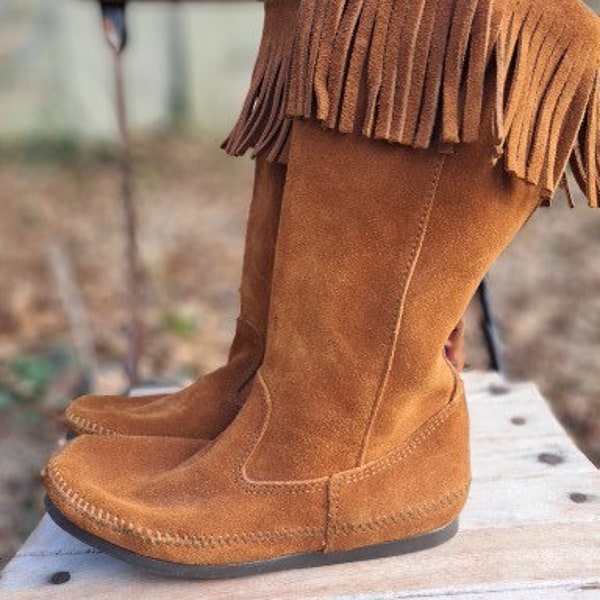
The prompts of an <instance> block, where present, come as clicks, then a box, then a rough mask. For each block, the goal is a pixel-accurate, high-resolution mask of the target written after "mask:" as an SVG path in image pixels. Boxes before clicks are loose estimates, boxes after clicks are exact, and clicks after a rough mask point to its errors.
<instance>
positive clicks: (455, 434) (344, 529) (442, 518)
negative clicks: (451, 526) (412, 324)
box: [327, 384, 470, 552]
mask: <svg viewBox="0 0 600 600" xmlns="http://www.w3.org/2000/svg"><path fill="white" fill-rule="evenodd" d="M468 427H469V420H468V415H467V407H466V403H465V398H464V392H463V390H462V384H459V385H458V386H457V389H456V390H455V393H454V394H453V397H452V400H451V402H450V403H449V404H447V405H446V406H444V407H443V408H442V409H441V410H440V411H439V412H438V413H437V414H436V415H435V416H433V417H432V418H430V419H429V420H428V421H427V422H425V424H424V425H423V426H422V427H421V428H420V429H419V432H418V433H417V435H414V436H412V437H409V438H407V441H406V443H405V444H404V445H400V446H398V447H397V448H395V449H394V450H393V451H392V452H390V453H389V454H387V455H386V456H385V457H383V458H382V459H381V460H377V461H372V462H369V463H367V464H366V465H364V466H361V467H358V468H356V469H353V470H351V471H347V472H345V473H341V474H339V475H336V476H334V477H333V478H332V479H331V482H330V486H329V526H328V533H327V551H328V552H334V551H339V550H349V549H351V548H355V547H356V546H369V545H372V544H377V543H381V542H382V541H385V540H398V539H403V538H407V537H412V536H415V535H418V534H419V533H422V532H423V531H424V529H423V527H426V530H427V531H432V530H435V529H436V528H441V527H443V526H444V525H446V524H447V523H450V522H452V521H453V520H454V519H455V518H456V517H457V516H458V515H459V513H460V511H461V510H462V508H463V506H464V504H465V501H466V499H467V494H468V487H469V485H468V484H469V480H470V465H469V436H468Z"/></svg>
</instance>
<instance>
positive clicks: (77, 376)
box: [0, 136, 600, 557]
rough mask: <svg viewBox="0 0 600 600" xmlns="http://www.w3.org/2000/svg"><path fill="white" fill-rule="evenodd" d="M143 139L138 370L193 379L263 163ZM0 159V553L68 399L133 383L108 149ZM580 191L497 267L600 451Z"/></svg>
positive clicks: (589, 272)
mask: <svg viewBox="0 0 600 600" xmlns="http://www.w3.org/2000/svg"><path fill="white" fill-rule="evenodd" d="M33 150H35V151H34V152H32V151H33ZM135 154H136V165H137V166H136V169H137V170H136V173H137V175H136V178H137V201H138V208H139V219H140V248H141V253H142V256H143V262H144V276H145V282H146V283H145V286H144V293H143V306H142V312H143V320H144V324H145V332H146V336H145V344H144V355H143V360H142V375H143V378H144V379H146V380H153V381H157V380H158V381H170V382H173V381H176V382H183V381H186V380H189V379H190V378H192V377H194V376H195V375H196V374H198V373H203V372H207V371H209V370H211V369H213V368H214V367H216V366H218V365H219V364H220V363H221V362H222V360H223V359H224V357H225V353H226V351H227V346H228V342H229V339H230V336H231V334H232V331H233V327H234V320H235V317H236V310H237V287H238V280H239V272H240V264H241V256H242V249H243V233H244V227H245V223H244V221H245V215H246V210H247V203H248V199H249V195H250V191H251V182H252V164H251V163H250V161H246V160H232V159H228V158H226V157H224V156H223V155H222V153H221V152H219V151H216V150H213V149H207V146H206V144H204V143H203V142H202V141H200V140H195V139H186V138H182V137H161V136H157V137H154V138H152V139H145V140H139V141H138V142H137V144H136V153H135ZM0 159H1V160H0V455H1V456H2V460H1V462H0V556H4V557H6V556H9V555H10V554H11V553H13V552H14V551H15V550H16V549H17V548H18V546H19V544H20V543H21V541H22V540H23V539H24V537H25V536H26V535H27V534H28V533H29V531H30V530H31V528H32V527H33V526H34V524H35V523H36V521H37V520H38V518H39V514H40V512H41V497H42V491H41V488H40V485H39V470H40V468H41V467H42V466H43V463H44V460H45V458H46V457H47V455H48V454H49V453H50V452H51V451H52V450H53V449H54V447H55V446H56V444H57V443H58V440H59V439H60V437H61V433H62V430H61V426H60V420H59V415H60V413H61V411H62V409H63V408H64V406H65V404H66V403H67V402H68V400H69V399H70V398H72V397H73V396H76V395H78V394H79V393H81V392H83V391H85V390H86V389H88V388H89V387H90V385H91V386H92V387H93V388H94V389H95V390H97V391H100V392H104V393H110V392H120V391H122V390H123V389H124V388H125V386H126V381H125V378H124V375H123V370H122V368H121V364H122V359H123V357H124V354H125V352H126V334H125V331H126V323H127V312H126V309H125V306H126V298H127V294H126V286H125V275H124V269H123V260H122V257H123V237H122V234H121V232H122V229H121V216H120V209H119V204H118V202H117V199H116V198H117V191H118V180H117V177H116V174H115V167H114V161H113V159H112V157H111V155H110V152H107V151H105V150H102V149H94V150H78V149H77V148H74V147H71V146H70V145H68V144H65V145H60V144H58V145H56V144H55V145H51V146H49V147H45V148H44V147H42V148H41V149H40V148H39V147H4V148H0ZM578 204H579V205H578V207H577V208H576V209H575V210H568V209H567V208H565V207H564V205H563V203H562V202H560V201H557V203H556V206H555V207H554V208H552V209H543V210H540V211H538V213H537V214H536V215H535V216H534V218H533V219H532V220H531V221H530V223H529V224H528V225H527V226H526V228H525V230H524V231H523V232H522V233H521V234H520V236H519V237H518V238H517V241H516V242H515V243H514V244H513V245H512V246H511V248H510V249H509V250H508V251H507V252H506V253H505V254H504V255H503V257H502V258H501V259H500V261H499V262H498V263H497V264H496V266H495V267H494V268H493V271H492V273H491V274H490V277H489V281H490V287H491V291H492V295H493V303H494V311H495V314H496V315H497V318H498V322H499V326H500V331H501V336H502V339H503V342H504V350H505V358H506V361H507V367H508V373H509V375H510V376H511V377H512V378H515V379H531V380H534V381H536V382H537V384H538V385H539V386H540V388H541V389H542V391H543V392H544V394H545V395H546V397H547V398H548V399H549V400H550V402H551V405H552V408H553V409H554V411H555V412H556V414H557V415H558V416H559V417H560V419H561V420H562V422H563V423H564V424H565V426H566V427H567V428H568V429H569V430H570V431H571V432H572V433H573V435H574V437H575V438H576V440H577V442H578V443H579V444H580V446H581V447H582V448H583V449H584V451H585V452H587V454H588V455H589V456H590V458H592V460H594V461H595V462H596V464H599V465H600V377H598V372H599V369H600V261H598V259H597V256H598V254H599V252H600V213H596V212H593V211H591V210H589V209H587V208H586V207H585V202H584V200H583V199H581V200H580V202H579V203H578ZM79 296H81V300H82V306H80V305H79V303H78V298H79ZM82 307H83V308H84V309H85V310H84V311H83V317H86V315H87V317H88V318H89V319H90V322H91V327H90V331H91V339H89V340H87V342H88V343H89V344H91V347H92V348H93V356H91V357H88V362H91V363H93V364H94V365H95V369H94V371H93V374H92V375H93V377H92V378H90V377H89V374H88V373H86V372H84V370H83V369H82V367H81V362H82V361H81V356H78V355H77V353H76V352H75V351H74V344H73V339H75V340H77V344H78V345H79V347H81V346H82V343H83V346H85V342H86V340H85V339H83V342H82V339H81V338H82V335H81V334H82V332H81V324H79V325H76V324H77V323H81V322H83V323H85V319H84V320H83V321H81V319H82V315H81V308H82ZM479 318H480V317H479V314H478V311H477V310H476V307H474V308H472V309H471V310H470V315H469V322H468V327H469V331H468V341H469V350H468V361H469V363H470V366H471V368H486V366H487V357H486V354H485V351H484V348H483V345H482V341H481V335H480V334H479ZM74 323H75V325H74ZM84 334H85V332H84ZM83 337H84V338H85V335H83ZM77 344H76V345H77Z"/></svg>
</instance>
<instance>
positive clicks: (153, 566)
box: [45, 497, 458, 579]
mask: <svg viewBox="0 0 600 600" xmlns="http://www.w3.org/2000/svg"><path fill="white" fill-rule="evenodd" d="M45 504H46V509H47V510H48V514H49V515H50V517H51V518H52V520H53V521H54V522H55V523H56V524H57V525H58V526H59V527H60V528H61V529H64V530H65V531H66V532H67V533H70V534H71V535H72V536H73V537H75V538H77V539H78V540H80V541H82V542H84V543H85V544H88V545H89V546H92V547H93V548H96V549H98V550H100V551H102V552H104V553H106V554H109V555H111V556H114V557H115V558H118V559H120V560H123V561H125V562H128V563H131V564H133V565H136V566H138V567H143V568H144V569H148V570H150V571H153V572H155V573H159V574H161V575H166V576H168V577H179V578H182V579H230V578H233V577H246V576H249V575H259V574H263V573H273V572H275V571H284V570H289V569H307V568H311V567H322V566H327V565H337V564H342V563H349V562H357V561H364V560H374V559H377V558H386V557H390V556H400V555H402V554H410V553H413V552H420V551H421V550H428V549H429V548H434V547H435V546H439V545H440V544H443V543H445V542H447V541H449V540H451V539H452V538H453V537H454V536H455V535H456V533H457V532H458V519H456V520H454V521H452V523H450V524H449V525H446V526H445V527H442V528H441V529H437V530H435V531H432V532H430V533H425V534H423V535H419V536H417V537H413V538H408V539H404V540H399V541H396V542H386V543H384V544H377V545H375V546H366V547H363V548H356V549H355V550H347V551H344V552H329V553H324V552H310V553H305V554H291V555H287V556H281V557H279V558H271V559H268V560H259V561H254V562H247V563H236V564H228V565H185V564H178V563H173V562H168V561H164V560H158V559H156V558H148V557H146V556H141V555H139V554H136V553H135V552H131V551H129V550H125V549H124V548H121V547H119V546H116V545H115V544H111V543H110V542H107V541H105V540H103V539H101V538H99V537H97V536H95V535H92V534H91V533H89V532H88V531H85V530H83V529H81V528H80V527H79V526H77V525H75V523H73V522H71V521H70V520H69V519H67V518H66V517H65V516H64V515H63V514H62V513H61V512H60V511H59V510H58V509H57V508H56V507H55V506H54V504H52V502H51V501H50V500H49V499H48V498H47V497H46V498H45Z"/></svg>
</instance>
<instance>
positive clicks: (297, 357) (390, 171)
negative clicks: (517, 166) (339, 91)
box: [248, 121, 539, 480]
mask: <svg viewBox="0 0 600 600" xmlns="http://www.w3.org/2000/svg"><path fill="white" fill-rule="evenodd" d="M442 150H444V149H443V148H442ZM486 150H487V146H485V144H484V142H482V143H481V144H471V145H464V146H460V147H457V148H455V151H454V152H453V153H447V152H445V151H440V148H431V149H428V150H413V149H409V148H403V147H399V146H390V145H388V144H384V143H377V142H372V141H371V140H367V139H365V138H363V137H360V136H345V135H341V134H338V133H335V132H330V131H327V130H324V129H322V128H320V127H319V126H318V125H316V124H315V123H311V122H300V121H299V122H295V123H294V130H293V133H292V150H291V155H290V164H289V167H288V177H287V184H286V190H285V196H284V203H283V209H282V217H281V225H280V232H279V238H278V247H277V253H276V262H275V269H274V282H273V291H272V304H271V312H270V317H269V338H268V342H267V350H266V354H265V361H264V363H263V366H262V367H261V371H260V372H261V374H262V377H263V379H264V382H265V385H266V387H267V389H268V395H269V397H270V399H271V403H272V405H271V408H270V411H271V412H270V417H269V422H268V426H267V428H266V431H265V432H264V434H263V437H262V440H261V443H260V444H259V447H258V448H257V450H256V451H255V452H254V454H253V456H252V460H251V461H250V463H249V466H248V472H249V473H250V475H251V476H253V477H256V478H257V479H267V480H294V479H298V480H301V479H309V478H314V477H319V476H327V475H331V474H333V473H336V472H339V471H344V470H347V469H353V468H356V467H360V466H361V465H363V464H365V463H368V462H369V461H372V460H376V459H378V458H381V457H382V456H384V455H385V454H386V453H388V452H392V451H393V450H394V448H396V447H397V446H398V445H399V444H401V443H402V442H403V441H404V440H406V439H407V438H408V437H410V435H412V434H413V433H414V432H415V431H416V430H417V429H419V427H421V426H422V425H423V424H424V423H425V422H426V421H427V420H428V419H429V418H430V417H432V415H434V414H436V413H438V412H439V411H440V410H441V409H442V408H443V407H444V406H445V405H446V404H447V403H448V402H449V401H450V398H451V397H452V394H453V392H454V390H455V389H456V387H457V374H456V372H455V370H454V369H453V368H452V366H451V365H450V364H449V362H448V361H447V360H446V359H445V357H444V353H443V348H444V343H445V341H446V340H447V338H448V335H449V334H450V333H451V331H452V329H453V328H454V326H455V324H456V323H457V321H458V320H459V318H460V316H461V314H462V313H463V311H464V309H465V307H466V305H467V303H468V301H469V299H470V298H471V296H472V295H473V293H474V292H475V290H476V287H477V285H478V284H479V282H480V280H481V279H482V277H483V276H484V274H485V272H486V271H487V270H488V268H489V266H490V265H491V263H492V262H493V261H494V259H495V258H496V257H497V256H498V254H499V253H500V252H501V251H502V250H503V248H504V247H505V246H506V245H507V244H508V242H509V241H510V239H511V238H512V237H513V235H514V234H515V233H516V232H517V231H518V230H519V228H520V227H521V226H522V224H523V223H524V222H525V220H526V219H527V218H528V217H529V215H530V214H531V212H532V211H533V210H534V208H535V207H536V206H537V204H538V203H539V189H538V188H536V187H535V186H532V185H529V184H526V183H524V182H522V181H519V180H516V179H514V178H512V177H511V176H509V175H508V174H506V172H505V171H504V168H503V165H501V164H500V163H497V164H496V166H493V165H492V163H491V160H490V157H489V152H487V151H486ZM274 457H276V458H275V459H274Z"/></svg>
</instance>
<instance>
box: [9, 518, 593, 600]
mask: <svg viewBox="0 0 600 600" xmlns="http://www.w3.org/2000/svg"><path fill="white" fill-rule="evenodd" d="M582 533H583V532H582V531H581V530H578V529H577V528H574V527H572V526H571V525H570V524H558V525H550V526H546V525H536V526H531V527H526V528H515V529H480V530H477V531H464V532H463V533H461V534H460V535H458V536H457V537H456V538H455V539H454V540H452V541H451V542H449V543H448V544H445V545H444V546H440V547H439V548H434V549H433V550H429V551H427V552H423V553H420V554H414V555H410V556H404V557H398V558H389V559H384V560H377V561H367V562H363V563H356V564H350V565H338V566H333V567H321V568H319V569H311V570H309V571H308V570H307V571H302V570H299V571H288V572H283V573H275V574H271V575H264V576H259V577H252V578H246V579H238V580H224V581H208V582H190V581H177V580H168V579H161V578H158V577H155V576H153V575H150V574H147V573H145V572H143V571H140V570H137V569H134V568H131V567H129V566H127V565H124V564H122V563H120V562H119V561H116V560H113V559H111V558H109V557H107V556H104V555H101V554H97V553H95V552H90V551H89V549H87V548H86V547H85V546H83V545H82V544H79V543H73V542H71V540H70V539H63V540H61V548H60V554H56V553H51V554H50V555H39V554H35V553H33V554H31V555H28V554H27V552H25V553H24V554H23V555H21V560H24V559H25V558H29V559H30V560H29V561H28V563H29V568H28V570H27V572H24V571H23V570H22V569H20V570H19V569H18V565H9V566H8V567H7V569H5V573H4V575H3V579H6V581H8V584H7V585H3V589H2V594H1V595H0V597H1V598H6V599H8V598H11V599H12V600H21V599H23V600H24V599H25V598H27V599H33V598H44V599H48V600H54V599H59V598H60V599H64V597H65V594H66V593H67V591H68V594H69V595H70V596H71V597H74V598H83V597H86V598H98V599H103V598H115V597H119V596H118V593H119V591H120V592H124V591H125V590H126V592H127V597H128V598H130V597H135V596H136V595H137V594H140V595H141V597H143V598H144V599H146V598H147V599H148V600H154V599H156V600H162V599H167V598H168V599H169V600H170V598H171V597H172V596H174V595H176V597H177V598H178V600H188V599H190V600H191V599H195V598H197V597H198V595H199V594H201V597H202V598H211V599H219V600H220V599H230V598H241V597H243V598H244V599H246V600H252V599H254V598H256V599H259V598H286V599H287V598H289V599H293V598H298V599H306V598H332V599H333V598H336V599H337V598H346V597H359V598H360V597H365V598H369V597H372V598H382V597H385V598H408V597H411V596H415V595H419V596H421V595H425V596H426V595H430V596H434V597H436V596H437V597H445V596H450V595H452V594H459V593H461V594H467V593H469V594H470V593H483V592H484V591H493V592H494V593H496V592H498V591H505V592H508V591H511V592H512V591H517V590H530V589H543V588H549V589H552V588H557V587H560V586H562V587H565V586H568V587H569V588H583V587H584V586H587V587H588V588H589V590H590V591H592V590H593V586H600V572H599V566H600V523H596V524H595V525H594V526H593V527H591V528H590V527H588V528H586V530H585V535H582ZM47 534H50V535H55V533H53V532H52V531H51V528H47V529H46V532H45V535H47ZM14 562H15V561H13V563H14ZM65 570H66V571H69V572H70V573H71V574H72V579H71V581H69V582H68V584H66V585H65V586H56V585H49V584H48V583H47V582H48V580H49V578H50V577H51V575H52V574H53V573H54V572H58V571H65ZM15 571H18V572H15ZM586 574H587V575H586ZM36 594H37V595H36Z"/></svg>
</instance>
